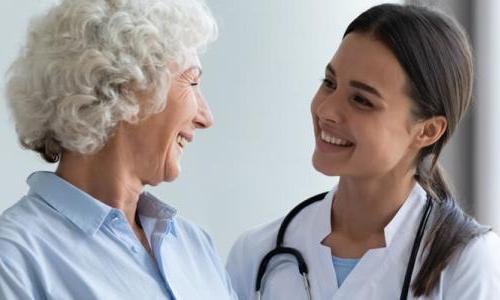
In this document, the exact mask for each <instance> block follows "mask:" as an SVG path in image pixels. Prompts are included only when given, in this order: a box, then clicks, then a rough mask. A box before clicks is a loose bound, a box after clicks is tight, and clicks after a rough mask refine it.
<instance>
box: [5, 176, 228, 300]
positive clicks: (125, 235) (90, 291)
mask: <svg viewBox="0 0 500 300" xmlns="http://www.w3.org/2000/svg"><path fill="white" fill-rule="evenodd" d="M28 184H29V186H30V190H29V193H28V195H26V196H25V197H23V198H22V199H21V200H20V201H19V202H18V203H17V204H15V205H14V206H12V207H11V208H9V209H8V210H6V211H5V212H4V213H3V214H2V216H1V217H0V299H2V300H3V299H9V300H10V299H88V300H90V299H106V300H107V299H134V300H136V299H141V300H149V299H179V300H184V299H185V300H191V299H193V300H198V299H217V300H222V299H236V296H235V294H234V292H233V290H232V288H231V284H230V281H229V277H228V276H227V274H226V271H225V269H224V266H223V264H222V263H221V261H220V259H219V257H218V255H217V253H216V251H215V249H214V247H213V245H212V242H211V240H210V237H209V236H208V235H207V234H206V233H205V232H204V231H203V230H201V229H200V228H199V227H197V226H195V225H193V224H192V223H190V222H188V221H186V220H184V219H182V218H180V217H178V216H176V215H175V213H176V212H175V209H173V208H171V207H170V206H168V205H166V204H164V203H162V202H161V201H159V200H158V199H156V198H155V197H153V196H152V195H151V194H149V193H147V192H145V193H143V194H142V195H141V196H140V200H139V204H138V216H139V218H140V221H141V224H142V227H143V229H144V232H145V234H146V237H147V239H148V241H149V243H150V245H151V249H152V252H153V254H152V255H150V254H149V253H148V252H147V251H146V250H145V249H144V247H143V246H142V244H141V243H140V242H139V240H138V239H137V238H136V236H135V234H134V232H133V230H132V229H131V227H130V226H129V224H128V222H127V220H126V218H125V215H124V214H123V212H122V211H121V210H119V209H115V208H112V207H109V206H107V205H105V204H104V203H102V202H100V201H98V200H96V199H94V198H93V197H91V196H90V195H88V194H86V193H85V192H83V191H81V190H79V189H78V188H76V187H75V186H73V185H71V184H70V183H68V182H66V181H65V180H63V179H62V178H60V177H58V176H57V175H55V174H54V173H50V172H37V173H34V174H32V175H31V176H30V177H29V178H28Z"/></svg>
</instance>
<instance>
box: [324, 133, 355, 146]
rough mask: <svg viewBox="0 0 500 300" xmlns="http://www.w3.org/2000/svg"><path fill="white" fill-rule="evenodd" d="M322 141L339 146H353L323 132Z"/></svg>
mask: <svg viewBox="0 0 500 300" xmlns="http://www.w3.org/2000/svg"><path fill="white" fill-rule="evenodd" d="M320 135H321V139H322V140H323V141H325V142H327V143H329V144H334V145H337V146H351V145H352V143H351V142H349V141H346V140H343V139H340V138H336V137H333V136H331V135H329V134H328V133H326V132H324V131H321V134H320Z"/></svg>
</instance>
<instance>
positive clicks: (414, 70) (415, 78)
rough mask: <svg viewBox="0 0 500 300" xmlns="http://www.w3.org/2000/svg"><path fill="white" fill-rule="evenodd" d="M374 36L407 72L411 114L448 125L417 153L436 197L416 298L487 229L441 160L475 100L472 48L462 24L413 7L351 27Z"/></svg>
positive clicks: (391, 9) (377, 13) (367, 15)
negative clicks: (460, 197) (463, 204)
mask: <svg viewBox="0 0 500 300" xmlns="http://www.w3.org/2000/svg"><path fill="white" fill-rule="evenodd" d="M351 32H361V33H367V34H370V35H372V36H373V37H374V38H376V39H377V40H379V41H381V42H382V43H383V44H384V45H385V46H386V47H388V48H389V49H390V50H391V51H392V53H393V54H394V56H395V57H396V58H397V60H398V61H399V63H400V65H401V66H402V67H403V69H404V70H405V73H406V77H407V78H406V80H407V86H408V95H409V96H410V98H411V99H412V100H413V115H414V117H415V118H416V119H418V120H425V119H428V118H431V117H434V116H444V117H445V118H446V119H447V121H448V127H447V129H446V131H445V132H444V134H443V136H442V137H441V138H440V139H439V140H438V141H437V142H436V143H434V144H433V145H430V146H428V147H426V148H423V149H422V150H421V151H420V153H419V154H418V156H417V159H416V166H417V174H416V175H415V178H416V180H417V181H418V182H419V183H420V185H422V187H423V188H424V189H425V190H426V191H427V193H429V194H430V195H431V196H432V197H433V201H434V204H435V205H434V208H435V209H434V210H435V211H436V212H435V216H436V217H435V219H434V221H433V222H432V224H430V225H431V226H430V230H428V234H427V238H426V241H425V249H426V250H428V251H427V254H426V257H425V258H424V261H423V264H422V266H421V268H420V270H419V271H418V274H417V276H416V278H415V279H414V281H413V284H412V290H413V294H414V296H415V297H419V296H427V295H429V294H430V293H431V291H432V290H433V289H434V287H435V286H436V284H437V282H438V280H439V276H440V274H441V272H442V271H443V269H444V268H445V267H446V266H447V265H448V263H449V262H450V260H451V259H452V258H453V257H455V256H456V255H458V253H459V252H460V251H461V250H462V249H463V248H464V246H465V245H466V244H467V243H468V242H469V241H470V240H471V239H473V238H474V237H476V236H479V235H481V234H483V233H485V232H487V231H488V230H489V229H488V228H486V227H482V226H480V225H479V224H478V223H476V222H475V221H474V220H473V219H472V218H471V217H469V216H468V215H466V214H465V213H464V212H463V211H462V209H461V208H460V207H459V206H458V204H457V203H456V201H455V199H454V197H453V195H452V192H451V190H450V188H449V187H448V185H447V183H446V180H445V179H444V177H443V175H442V172H441V168H440V166H439V164H438V158H439V155H440V153H441V150H442V149H443V146H444V145H445V144H446V142H447V141H448V140H449V138H450V136H451V135H452V133H453V132H454V131H455V129H456V128H457V126H458V124H459V122H460V120H461V118H462V117H463V115H464V113H465V112H466V111H467V108H468V106H469V104H470V103H471V98H472V86H473V63H472V54H471V47H470V44H469V42H468V39H467V36H466V35H465V33H464V31H463V30H462V29H461V27H460V26H459V25H458V24H457V23H456V22H455V21H454V20H453V19H452V18H450V17H448V16H446V15H444V14H443V13H440V12H437V11H434V10H431V9H429V8H425V7H419V6H412V5H393V4H383V5H378V6H375V7H372V8H370V9H369V10H367V11H365V12H364V13H362V14H361V15H360V16H358V17H357V18H356V19H355V20H354V21H353V22H352V23H351V24H350V25H349V26H348V28H347V30H346V31H345V33H344V37H345V36H346V35H347V34H349V33H351Z"/></svg>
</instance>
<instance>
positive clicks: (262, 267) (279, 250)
mask: <svg viewBox="0 0 500 300" xmlns="http://www.w3.org/2000/svg"><path fill="white" fill-rule="evenodd" d="M326 194H327V192H325V193H321V194H318V195H316V196H313V197H311V198H309V199H307V200H305V201H303V202H302V203H300V204H299V205H297V206H296V207H294V208H293V209H292V210H291V211H290V212H289V213H288V214H287V215H286V216H285V218H284V219H283V222H281V225H280V229H279V231H278V236H277V237H276V247H274V249H272V250H271V251H269V252H268V253H267V254H266V255H265V256H264V258H262V260H261V261H260V264H259V269H258V272H257V279H256V280H255V292H256V294H257V299H258V300H260V299H261V296H262V293H261V286H262V278H263V277H264V274H265V273H266V269H267V265H268V264H269V262H270V261H271V259H272V258H273V257H275V256H277V255H280V254H290V255H292V256H293V257H295V259H296V260H297V266H298V268H299V273H300V274H301V275H302V279H303V281H304V288H305V290H306V293H307V299H308V300H311V299H312V297H311V287H310V285H309V275H308V274H309V270H308V267H307V264H306V261H305V260H304V257H303V256H302V254H301V253H300V251H299V250H297V249H295V248H292V247H285V246H283V239H284V238H285V232H286V229H287V228H288V225H289V224H290V222H291V221H292V220H293V218H295V217H296V216H297V214H298V213H299V212H301V211H302V210H303V209H304V208H305V207H307V206H309V205H311V204H312V203H314V202H318V201H320V200H323V199H324V198H325V196H326ZM432 206H433V204H432V199H431V196H430V195H427V203H426V205H425V211H424V214H423V215H422V219H421V220H420V225H419V227H418V231H417V234H416V236H415V240H414V241H413V247H412V250H411V255H410V259H409V261H408V265H407V267H406V274H405V280H404V283H403V287H402V289H401V297H400V300H405V299H407V297H408V290H409V288H410V282H411V274H412V273H413V268H414V266H415V260H416V258H417V253H418V249H419V248H420V243H421V241H422V237H423V236H424V232H425V226H426V225H427V220H428V219H429V215H430V214H431V211H432Z"/></svg>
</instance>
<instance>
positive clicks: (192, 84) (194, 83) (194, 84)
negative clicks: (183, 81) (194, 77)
mask: <svg viewBox="0 0 500 300" xmlns="http://www.w3.org/2000/svg"><path fill="white" fill-rule="evenodd" d="M199 84H200V83H199V82H191V86H197V85H199Z"/></svg>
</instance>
